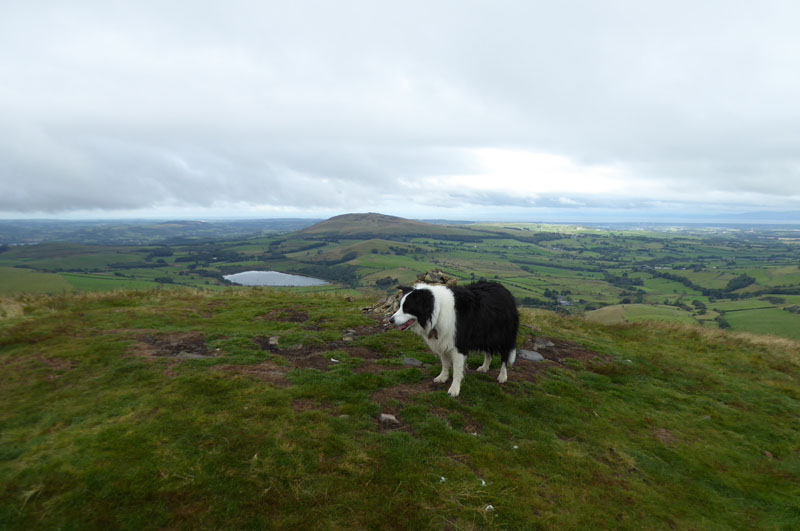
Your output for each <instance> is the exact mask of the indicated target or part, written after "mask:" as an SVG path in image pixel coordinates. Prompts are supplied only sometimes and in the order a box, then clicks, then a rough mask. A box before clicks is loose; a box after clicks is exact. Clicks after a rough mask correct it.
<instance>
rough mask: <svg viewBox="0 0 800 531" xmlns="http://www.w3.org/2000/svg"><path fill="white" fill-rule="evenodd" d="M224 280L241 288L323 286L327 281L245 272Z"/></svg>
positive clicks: (272, 273)
mask: <svg viewBox="0 0 800 531" xmlns="http://www.w3.org/2000/svg"><path fill="white" fill-rule="evenodd" d="M222 278H224V279H225V280H230V281H231V282H233V283H234V284H239V285H240V286H321V285H323V284H327V282H326V281H324V280H320V279H318V278H313V277H304V276H301V275H289V274H286V273H279V272H277V271H243V272H242V273H236V274H234V275H225V276H223V277H222Z"/></svg>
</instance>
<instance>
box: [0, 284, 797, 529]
mask: <svg viewBox="0 0 800 531" xmlns="http://www.w3.org/2000/svg"><path fill="white" fill-rule="evenodd" d="M373 301H374V298H367V297H358V298H356V299H354V300H353V299H351V300H347V299H345V297H343V296H342V295H330V294H306V295H303V294H299V293H297V292H296V291H293V290H288V289H260V288H255V289H231V288H225V289H224V291H222V292H214V291H211V290H195V289H161V290H151V291H121V292H116V293H83V294H74V295H62V296H42V295H38V296H36V295H28V296H26V297H24V298H21V299H15V298H4V299H0V310H2V311H0V316H2V317H0V367H3V369H2V380H3V384H2V385H0V402H2V404H3V406H4V407H3V408H0V528H3V529H14V530H16V529H20V530H21V529H25V530H27V529H98V528H103V529H141V528H169V529H174V528H186V529H197V528H209V529H247V528H259V529H427V528H434V529H483V528H489V529H608V528H615V529H668V528H670V529H797V528H798V527H800V485H798V480H797V470H798V469H800V452H799V451H798V450H800V447H798V441H800V425H798V423H797V419H798V418H800V380H799V379H798V374H800V343H798V342H795V341H791V340H787V339H778V338H770V337H766V336H756V335H748V334H736V333H731V332H723V331H719V330H711V329H703V328H700V327H697V326H685V325H679V324H674V323H657V322H645V323H633V324H624V325H603V324H597V323H592V322H589V321H586V320H584V319H580V318H576V317H570V316H565V315H560V314H557V313H554V312H550V311H546V310H523V311H522V321H523V327H522V329H521V332H520V337H519V338H518V344H519V345H521V346H525V345H532V344H535V341H536V340H539V341H543V342H545V343H546V342H549V343H551V344H552V345H553V346H552V347H544V348H543V349H541V352H542V353H543V354H544V355H545V357H546V361H543V362H529V361H525V360H522V359H518V360H517V363H516V364H515V366H514V367H513V368H512V369H511V370H510V371H509V382H508V383H507V384H505V385H503V386H501V385H499V384H498V383H497V382H496V381H495V377H496V374H497V370H498V366H497V365H498V363H497V360H495V363H494V364H493V368H492V370H491V371H490V373H489V374H487V375H482V374H478V373H476V372H474V370H470V371H469V372H468V374H467V376H466V378H465V380H464V384H463V386H462V392H461V395H460V397H459V398H458V399H451V398H450V397H448V396H447V394H446V392H445V386H444V385H436V384H433V383H432V382H431V380H432V378H433V377H434V376H435V374H436V373H437V372H438V367H437V366H436V364H435V363H436V360H435V358H434V356H433V355H432V354H431V353H430V352H429V351H428V350H427V348H426V347H425V345H424V343H423V342H422V341H421V340H420V339H419V338H418V337H416V336H414V335H413V334H411V333H403V332H399V331H394V330H388V331H386V330H385V329H384V327H383V326H382V324H381V323H380V321H378V320H376V319H375V318H374V317H372V316H370V315H368V314H364V313H363V312H362V311H361V308H362V307H363V306H365V305H369V304H371V303H372V302H373ZM776 311H779V310H776ZM348 329H352V330H354V332H355V333H354V337H353V340H352V341H349V342H348V341H344V340H343V336H344V335H345V334H346V331H347V330H348ZM268 338H273V339H274V341H275V342H277V345H274V344H272V345H271V344H270V342H269V341H267V340H268ZM275 338H277V339H275ZM537 348H538V347H537ZM410 358H413V359H416V360H418V361H419V362H422V363H426V364H430V365H429V366H421V367H417V366H411V365H408V364H407V363H406V360H407V359H410ZM480 362H481V358H480V356H478V355H473V356H472V357H471V358H470V360H469V362H468V364H469V366H470V367H472V368H473V369H474V368H475V367H476V366H477V365H479V364H480ZM381 413H387V414H392V415H394V416H395V418H396V423H395V422H392V423H387V422H381V421H380V420H379V416H380V414H381Z"/></svg>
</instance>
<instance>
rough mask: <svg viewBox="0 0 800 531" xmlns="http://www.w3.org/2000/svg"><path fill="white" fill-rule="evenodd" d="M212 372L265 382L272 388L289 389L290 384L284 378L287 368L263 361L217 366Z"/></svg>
mask: <svg viewBox="0 0 800 531" xmlns="http://www.w3.org/2000/svg"><path fill="white" fill-rule="evenodd" d="M214 370H218V371H223V372H226V373H230V374H239V375H242V376H247V377H249V378H253V379H255V380H259V381H261V382H266V383H268V384H270V385H272V386H273V387H289V386H290V385H291V383H290V382H289V380H288V379H287V378H286V373H287V372H288V368H287V367H282V366H280V365H278V364H276V363H274V362H272V361H264V362H261V363H258V364H256V365H218V366H216V367H214Z"/></svg>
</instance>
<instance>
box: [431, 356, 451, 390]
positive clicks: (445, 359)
mask: <svg viewBox="0 0 800 531" xmlns="http://www.w3.org/2000/svg"><path fill="white" fill-rule="evenodd" d="M436 355H437V356H439V361H441V362H442V372H440V373H439V376H437V377H436V378H434V379H433V381H434V382H435V383H445V382H446V381H447V380H448V378H450V365H451V364H450V353H449V352H446V353H444V354H442V353H440V352H437V353H436Z"/></svg>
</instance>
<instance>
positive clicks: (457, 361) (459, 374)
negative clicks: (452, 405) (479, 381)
mask: <svg viewBox="0 0 800 531" xmlns="http://www.w3.org/2000/svg"><path fill="white" fill-rule="evenodd" d="M452 358H453V383H452V384H450V389H448V390H447V394H448V395H450V396H452V397H453V398H455V397H457V396H458V393H460V392H461V380H463V379H464V364H465V362H466V360H467V357H466V356H465V355H464V354H462V353H460V352H458V351H456V350H454V351H453V354H452Z"/></svg>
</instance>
